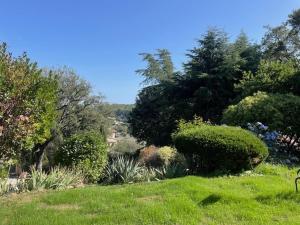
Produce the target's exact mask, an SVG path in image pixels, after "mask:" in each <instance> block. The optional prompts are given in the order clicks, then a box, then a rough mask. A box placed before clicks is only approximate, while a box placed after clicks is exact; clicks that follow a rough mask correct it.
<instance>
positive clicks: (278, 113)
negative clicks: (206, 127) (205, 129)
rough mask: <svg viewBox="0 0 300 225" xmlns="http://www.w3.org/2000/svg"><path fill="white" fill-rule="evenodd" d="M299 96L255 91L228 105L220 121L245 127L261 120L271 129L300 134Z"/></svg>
mask: <svg viewBox="0 0 300 225" xmlns="http://www.w3.org/2000/svg"><path fill="white" fill-rule="evenodd" d="M299 115H300V97H299V96H295V95H292V94H268V93H265V92H257V93H256V94H254V95H253V96H248V97H246V98H244V99H243V100H241V101H240V102H239V103H238V104H236V105H231V106H229V107H228V108H227V109H226V110H225V112H224V114H223V119H222V122H223V123H225V124H228V125H238V126H242V127H245V126H246V125H247V123H254V122H261V123H263V124H265V125H267V126H269V128H270V129H271V130H277V131H281V132H283V133H285V134H290V135H294V134H296V135H298V136H299V135H300V120H299Z"/></svg>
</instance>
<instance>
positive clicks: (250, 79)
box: [236, 60, 300, 98]
mask: <svg viewBox="0 0 300 225" xmlns="http://www.w3.org/2000/svg"><path fill="white" fill-rule="evenodd" d="M298 71H299V70H298V65H297V64H296V63H295V62H294V61H284V62H282V61H278V60H277V61H270V60H262V61H261V62H260V65H259V68H258V71H257V72H256V73H255V74H253V73H252V72H250V71H249V72H244V76H243V79H241V80H240V82H239V83H238V84H237V85H236V89H237V91H238V92H240V93H241V95H240V96H239V98H243V97H246V96H249V95H252V94H254V93H255V92H257V91H264V92H271V93H293V94H295V95H300V73H299V72H298Z"/></svg>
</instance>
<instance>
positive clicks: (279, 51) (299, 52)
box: [262, 9, 300, 61]
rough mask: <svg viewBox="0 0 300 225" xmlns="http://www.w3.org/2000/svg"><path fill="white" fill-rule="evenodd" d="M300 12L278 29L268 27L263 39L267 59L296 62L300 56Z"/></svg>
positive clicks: (295, 12)
mask: <svg viewBox="0 0 300 225" xmlns="http://www.w3.org/2000/svg"><path fill="white" fill-rule="evenodd" d="M299 21H300V10H299V9H298V10H296V11H294V12H293V13H292V14H290V15H289V19H288V20H287V21H286V22H284V23H283V24H281V25H279V26H277V27H270V26H267V27H266V28H267V32H266V34H265V35H264V37H263V39H262V48H263V53H264V58H265V59H271V60H280V61H286V60H296V61H299V56H300V36H299V27H300V23H299Z"/></svg>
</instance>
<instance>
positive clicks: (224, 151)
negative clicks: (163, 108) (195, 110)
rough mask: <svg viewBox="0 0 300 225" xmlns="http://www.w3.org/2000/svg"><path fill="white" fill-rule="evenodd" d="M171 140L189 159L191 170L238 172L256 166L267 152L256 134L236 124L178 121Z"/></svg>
mask: <svg viewBox="0 0 300 225" xmlns="http://www.w3.org/2000/svg"><path fill="white" fill-rule="evenodd" d="M173 140H174V143H175V146H176V148H177V150H178V151H179V152H181V153H183V154H185V155H187V156H188V157H189V158H190V159H191V165H190V166H191V169H192V170H193V171H194V172H216V171H220V172H225V171H226V172H229V171H230V172H238V171H241V170H243V169H250V168H252V167H253V166H256V165H257V164H259V163H260V162H261V161H262V160H264V159H265V158H266V156H267V155H268V149H267V146H266V145H265V144H264V143H263V142H262V141H261V140H260V139H259V138H257V137H256V136H255V135H254V134H252V133H251V132H249V131H246V130H244V129H241V128H238V127H229V126H213V125H210V124H204V123H200V124H199V123H198V122H196V123H193V122H191V123H181V124H180V127H179V129H178V131H177V132H176V133H174V134H173Z"/></svg>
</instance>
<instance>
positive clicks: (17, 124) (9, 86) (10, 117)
mask: <svg viewBox="0 0 300 225" xmlns="http://www.w3.org/2000/svg"><path fill="white" fill-rule="evenodd" d="M56 90H57V83H56V80H55V78H54V77H53V76H52V75H51V73H48V74H46V75H43V74H42V71H41V70H40V69H39V68H38V66H37V64H36V63H34V62H31V61H30V59H29V58H28V57H27V55H26V54H25V53H24V54H23V55H21V56H20V57H17V58H14V57H13V56H12V55H11V53H9V52H8V51H7V46H6V44H2V45H0V111H1V113H0V146H1V147H0V158H18V157H20V153H21V151H22V150H31V148H32V147H33V146H34V145H35V144H38V143H42V142H44V141H45V140H47V138H49V136H50V135H51V133H50V131H51V128H52V127H53V125H54V121H55V119H56V111H55V104H56Z"/></svg>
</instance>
